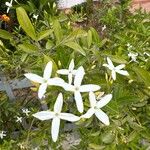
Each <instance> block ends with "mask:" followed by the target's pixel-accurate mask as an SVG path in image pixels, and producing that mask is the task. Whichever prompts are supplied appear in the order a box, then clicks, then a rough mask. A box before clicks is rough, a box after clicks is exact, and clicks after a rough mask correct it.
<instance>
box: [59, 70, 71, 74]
mask: <svg viewBox="0 0 150 150" xmlns="http://www.w3.org/2000/svg"><path fill="white" fill-rule="evenodd" d="M57 73H58V74H62V75H68V74H69V70H67V69H60V70H57Z"/></svg>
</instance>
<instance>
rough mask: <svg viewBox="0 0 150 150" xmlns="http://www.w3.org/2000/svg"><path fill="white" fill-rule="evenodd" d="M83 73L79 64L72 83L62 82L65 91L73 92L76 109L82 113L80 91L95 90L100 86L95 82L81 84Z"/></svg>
mask: <svg viewBox="0 0 150 150" xmlns="http://www.w3.org/2000/svg"><path fill="white" fill-rule="evenodd" d="M84 74H85V72H84V68H83V67H82V66H81V67H79V68H78V70H77V72H76V74H75V78H74V85H70V84H67V83H64V84H63V87H64V89H65V90H66V91H71V92H74V97H75V102H76V105H77V109H78V111H79V112H80V113H82V112H83V110H84V108H83V101H82V96H81V93H82V92H91V91H97V90H99V89H100V86H98V85H95V84H87V85H81V82H82V79H83V77H84Z"/></svg>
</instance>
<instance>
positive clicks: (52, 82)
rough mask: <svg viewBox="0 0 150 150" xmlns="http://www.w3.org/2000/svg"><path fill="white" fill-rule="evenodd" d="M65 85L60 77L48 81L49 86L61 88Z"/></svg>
mask: <svg viewBox="0 0 150 150" xmlns="http://www.w3.org/2000/svg"><path fill="white" fill-rule="evenodd" d="M63 83H64V80H63V79H61V78H58V77H55V78H50V79H48V81H47V84H48V85H54V86H61V87H62V84H63Z"/></svg>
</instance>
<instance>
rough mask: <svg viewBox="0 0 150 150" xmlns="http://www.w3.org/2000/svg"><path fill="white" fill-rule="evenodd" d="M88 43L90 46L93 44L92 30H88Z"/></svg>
mask: <svg viewBox="0 0 150 150" xmlns="http://www.w3.org/2000/svg"><path fill="white" fill-rule="evenodd" d="M87 44H88V47H90V46H91V44H92V32H91V30H89V31H88V35H87Z"/></svg>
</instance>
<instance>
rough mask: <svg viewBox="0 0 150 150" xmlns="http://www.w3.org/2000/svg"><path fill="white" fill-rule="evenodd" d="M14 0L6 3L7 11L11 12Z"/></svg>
mask: <svg viewBox="0 0 150 150" xmlns="http://www.w3.org/2000/svg"><path fill="white" fill-rule="evenodd" d="M12 2H13V0H11V1H10V2H6V3H5V5H6V6H7V7H8V8H7V13H8V12H9V10H10V8H11V7H12Z"/></svg>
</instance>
